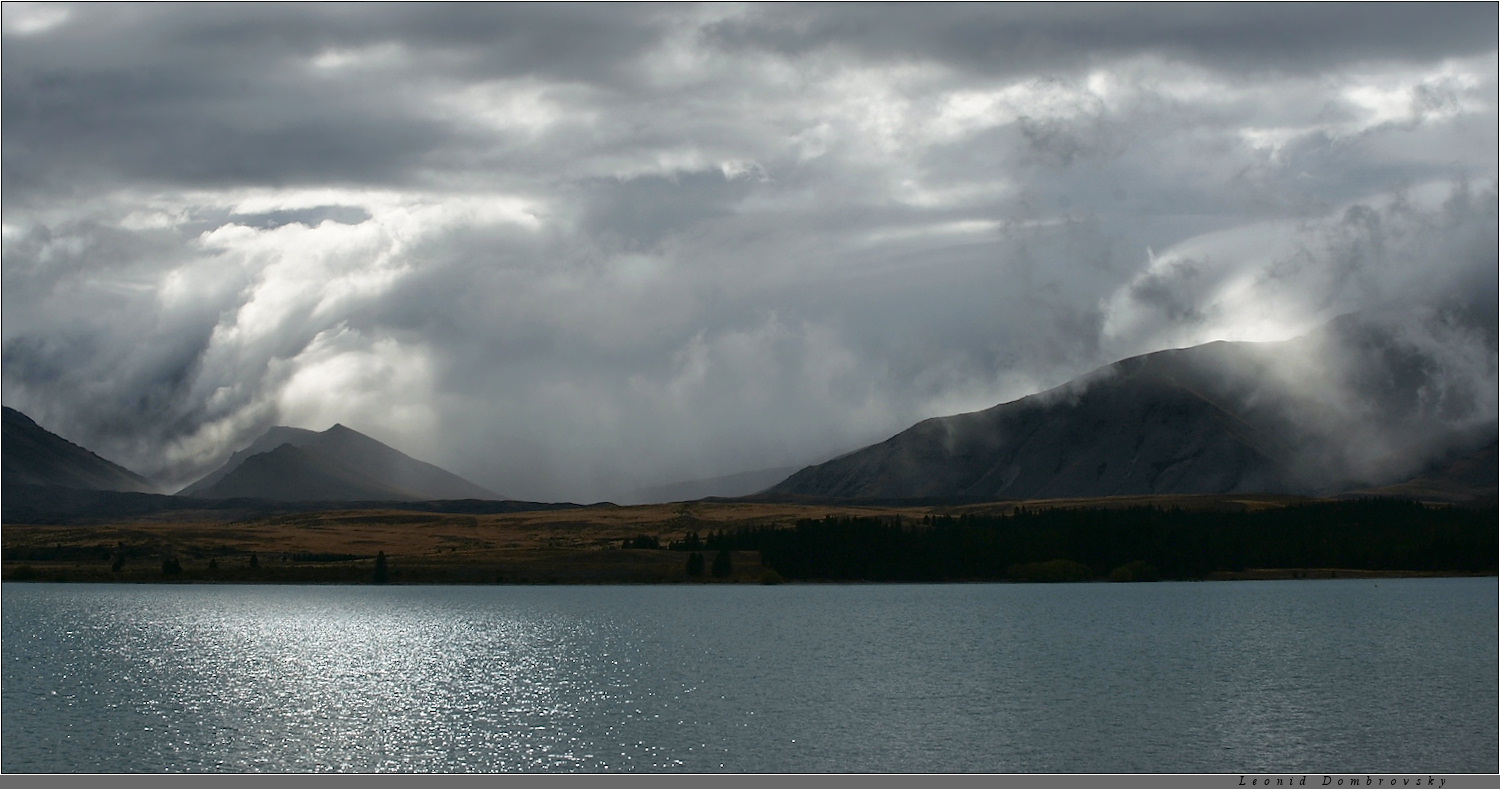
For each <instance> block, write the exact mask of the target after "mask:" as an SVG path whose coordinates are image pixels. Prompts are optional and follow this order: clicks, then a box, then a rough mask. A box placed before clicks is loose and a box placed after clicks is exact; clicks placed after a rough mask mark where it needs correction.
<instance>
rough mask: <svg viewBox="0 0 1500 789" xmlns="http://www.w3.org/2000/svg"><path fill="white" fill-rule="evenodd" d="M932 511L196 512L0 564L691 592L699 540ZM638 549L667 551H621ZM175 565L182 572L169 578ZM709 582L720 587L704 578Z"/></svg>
mask: <svg viewBox="0 0 1500 789" xmlns="http://www.w3.org/2000/svg"><path fill="white" fill-rule="evenodd" d="M932 509H933V508H899V507H862V506H836V505H834V506H821V505H800V504H770V503H740V502H694V503H687V504H656V505H643V506H634V507H619V506H613V505H599V506H594V507H585V508H574V509H566V510H549V511H537V512H518V513H502V514H481V515H470V514H449V513H432V512H418V511H406V510H400V509H388V510H368V509H351V510H326V511H320V512H299V513H293V514H286V515H277V516H272V517H259V518H248V519H235V518H234V517H233V516H232V515H226V514H225V513H222V512H214V511H192V512H176V513H171V514H169V515H160V516H153V517H148V518H139V519H132V520H123V521H119V522H109V521H104V522H98V523H90V524H82V525H34V524H24V523H8V524H6V525H5V527H4V532H3V545H4V547H3V554H0V559H3V563H4V577H5V578H6V579H7V580H46V581H104V582H109V581H124V582H160V581H196V582H216V581H217V582H241V583H257V582H259V583H299V582H313V583H316V582H328V583H367V582H369V581H370V580H371V579H372V577H373V574H374V570H375V562H376V557H377V555H378V554H380V553H382V552H383V553H384V554H385V555H386V557H387V563H388V577H389V580H390V581H391V582H393V583H664V582H673V581H686V580H689V577H688V575H687V573H686V571H685V568H686V560H687V558H688V554H687V553H684V552H680V551H670V550H665V549H666V548H667V546H668V545H669V544H670V543H672V542H674V541H679V540H682V539H683V538H684V537H685V536H686V535H687V534H688V533H690V532H696V533H699V534H702V535H706V534H707V533H709V532H711V531H714V530H727V529H735V528H739V527H741V526H768V525H787V526H790V525H792V524H794V523H796V521H797V520H799V519H802V518H822V517H825V516H827V515H836V516H865V517H868V516H877V517H879V516H894V515H896V514H901V515H903V516H904V517H918V518H920V517H921V516H922V515H924V514H926V513H928V512H930V511H931V510H932ZM641 537H647V538H651V539H654V540H655V541H656V542H657V544H658V545H660V546H661V547H660V548H659V549H648V548H641V549H637V548H630V549H627V548H624V547H623V546H624V545H625V543H626V541H632V540H636V539H638V538H641ZM252 556H253V557H254V564H255V566H254V567H252V566H251V557H252ZM707 558H709V559H712V557H711V556H709V557H707ZM171 560H176V562H177V565H178V566H180V568H181V569H180V571H173V570H171V569H168V570H166V571H165V572H164V564H163V563H164V562H168V561H171ZM732 560H733V571H732V573H731V574H730V575H729V576H728V577H727V578H725V579H722V580H730V581H757V580H760V578H761V576H762V574H763V570H764V568H762V567H761V566H760V559H759V555H758V554H757V553H756V552H753V551H739V552H734V555H733V556H732ZM116 565H118V567H117V566H116ZM701 580H721V579H714V578H712V576H710V575H709V574H707V573H705V574H704V576H703V578H702V579H701Z"/></svg>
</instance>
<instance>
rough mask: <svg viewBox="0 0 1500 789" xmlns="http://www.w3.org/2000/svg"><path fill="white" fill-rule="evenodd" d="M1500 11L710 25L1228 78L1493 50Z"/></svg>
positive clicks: (888, 15) (1212, 9) (853, 44)
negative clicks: (1175, 64)
mask: <svg viewBox="0 0 1500 789" xmlns="http://www.w3.org/2000/svg"><path fill="white" fill-rule="evenodd" d="M1496 22H1497V14H1496V10H1495V9H1494V8H1493V7H1490V6H1486V5H1484V4H1477V3H1442V4H1426V3H1381V4H1365V5H1360V6H1358V7H1352V6H1350V5H1348V4H1344V3H1322V4H1317V3H1314V4H1307V3H1299V4H1296V5H1286V6H1282V7H1278V8H1275V9H1269V8H1264V7H1259V8H1258V7H1255V6H1254V5H1244V4H1232V3H1210V4H1187V3H1184V4H1179V5H1177V6H1174V7H1173V8H1171V9H1170V10H1168V9H1163V8H1156V7H1152V6H1150V5H1143V4H1131V3H1117V4H1098V3H1063V4H1052V5H1045V6H1038V5H1023V4H1000V5H993V4H958V5H952V6H948V7H946V8H944V9H942V11H941V12H937V11H936V10H935V9H934V8H932V7H931V6H930V4H889V5H887V4H878V5H857V6H846V5H798V6H793V7H762V8H760V9H758V10H757V12H755V13H752V14H749V15H747V16H746V17H743V18H736V19H732V20H726V21H724V22H721V23H718V24H715V25H711V26H709V27H708V28H707V33H708V34H709V35H710V36H712V37H714V39H716V40H718V41H720V42H723V43H724V44H725V45H727V46H735V47H753V48H764V49H768V50H771V51H774V52H778V53H781V54H785V55H793V56H798V55H807V54H810V53H813V52H816V51H819V50H835V51H842V52H845V53H847V54H857V55H860V56H863V57H866V58H871V59H876V60H885V59H890V58H920V59H930V60H937V61H942V62H949V63H953V64H955V65H958V66H961V67H964V68H966V69H971V70H974V71H982V72H986V73H1000V74H1006V73H1012V74H1013V73H1027V72H1037V71H1042V72H1046V71H1068V70H1073V69H1078V68H1085V67H1088V66H1089V65H1092V64H1095V63H1100V62H1107V61H1108V60H1110V59H1112V58H1116V57H1120V56H1123V55H1134V54H1138V53H1143V52H1149V53H1157V54H1161V55H1164V56H1167V57H1173V58H1182V59H1186V60H1191V61H1195V62H1199V63H1203V64H1205V65H1209V66H1211V67H1214V68H1219V69H1224V70H1233V71H1240V70H1251V71H1291V72H1300V71H1308V70H1317V69H1322V68H1326V67H1328V66H1329V65H1331V64H1335V63H1341V62H1348V61H1351V60H1354V61H1357V60H1366V59H1369V60H1386V59H1401V60H1431V59H1435V58H1442V57H1451V56H1455V55H1469V54H1476V53H1482V52H1487V51H1489V50H1491V49H1493V48H1494V45H1495V41H1494V35H1493V33H1494V28H1495V25H1496Z"/></svg>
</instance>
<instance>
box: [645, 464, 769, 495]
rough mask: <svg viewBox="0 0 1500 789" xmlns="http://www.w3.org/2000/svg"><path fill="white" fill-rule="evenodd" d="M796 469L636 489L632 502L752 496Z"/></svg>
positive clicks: (766, 471)
mask: <svg viewBox="0 0 1500 789" xmlns="http://www.w3.org/2000/svg"><path fill="white" fill-rule="evenodd" d="M796 470H797V467H796V466H788V467H782V468H770V469H761V470H759V471H742V472H740V473H738V474H727V475H725V476H722V477H711V478H709V479H695V480H689V481H687V482H674V483H672V484H669V485H657V486H655V487H650V488H641V489H640V490H637V491H635V493H633V494H632V495H631V497H630V501H631V503H637V504H658V503H661V502H667V501H697V500H698V499H706V498H709V497H719V498H726V499H727V498H735V497H737V496H749V495H752V494H755V493H759V492H761V491H763V490H765V489H766V488H769V487H771V486H772V485H775V484H776V483H778V482H780V481H782V480H784V479H786V478H787V475H788V474H791V473H792V472H794V471H796Z"/></svg>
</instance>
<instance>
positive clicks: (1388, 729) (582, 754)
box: [0, 578, 1500, 774]
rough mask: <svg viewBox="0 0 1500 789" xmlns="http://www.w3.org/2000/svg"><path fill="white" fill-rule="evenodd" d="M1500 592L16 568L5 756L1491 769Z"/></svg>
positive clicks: (461, 768)
mask: <svg viewBox="0 0 1500 789" xmlns="http://www.w3.org/2000/svg"><path fill="white" fill-rule="evenodd" d="M1496 600H1497V582H1496V579H1494V578H1478V579H1476V578H1433V579H1402V580H1393V579H1380V580H1325V581H1259V582H1221V583H1155V584H1098V583H1096V584H1057V585H1049V584H951V585H812V584H809V585H783V586H740V585H672V586H609V587H602V586H593V587H582V586H572V587H570V586H493V587H454V586H450V587H434V586H406V587H390V586H387V587H373V586H371V587H352V586H228V585H224V586H187V585H183V586H171V585H160V586H147V585H140V586H135V585H84V584H76V585H68V584H17V583H7V584H5V585H4V589H3V599H0V613H3V636H0V638H3V640H0V652H3V659H4V663H3V698H0V717H3V720H0V769H3V771H4V772H200V771H224V772H262V771H272V772H322V771H344V772H374V771H399V772H427V771H435V772H489V771H526V772H552V771H565V772H614V771H621V772H625V771H630V772H864V771H877V772H976V771H978V772H1023V773H1027V772H1122V773H1133V772H1214V773H1218V772H1227V773H1274V774H1286V773H1303V772H1307V773H1311V772H1324V773H1326V772H1359V773H1364V772H1369V771H1376V772H1399V773H1412V772H1421V773H1423V774H1426V773H1437V772H1443V773H1452V772H1490V773H1493V772H1495V771H1496V770H1497V766H1500V765H1497V752H1500V741H1497V729H1500V726H1497V709H1500V691H1497V677H1500V665H1497V659H1496V644H1497V632H1496V627H1497V610H1496Z"/></svg>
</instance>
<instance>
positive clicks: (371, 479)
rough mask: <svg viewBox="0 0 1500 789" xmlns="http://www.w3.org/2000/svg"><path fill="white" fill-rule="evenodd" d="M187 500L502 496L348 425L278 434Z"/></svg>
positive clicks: (194, 488) (196, 486)
mask: <svg viewBox="0 0 1500 789" xmlns="http://www.w3.org/2000/svg"><path fill="white" fill-rule="evenodd" d="M281 439H286V440H282V441H281V443H279V444H275V442H276V441H278V440H281ZM272 444H275V445H274V446H271V445H272ZM255 450H259V451H255ZM180 495H185V496H195V497H200V498H209V499H225V498H260V499H269V500H273V501H315V500H316V501H429V500H431V501H436V500H447V499H500V498H503V497H502V496H500V495H498V494H496V493H495V492H493V491H490V490H487V489H485V488H483V487H480V486H478V485H475V484H474V483H472V482H469V481H468V480H465V479H463V478H462V477H459V476H457V475H455V474H452V473H450V472H447V471H444V470H443V469H440V468H438V467H437V466H434V465H432V464H430V463H423V462H422V461H420V460H414V459H413V458H410V457H408V456H406V455H405V454H402V453H401V452H398V451H397V450H395V449H392V448H391V447H388V446H386V445H385V444H382V443H380V442H379V441H376V440H375V439H373V438H370V437H369V436H366V435H364V434H362V433H359V432H357V431H354V430H351V429H349V428H347V427H344V426H343V425H334V426H333V427H331V428H329V429H328V430H325V431H323V432H322V433H313V432H311V431H307V430H298V429H295V428H285V427H276V428H272V429H271V430H270V431H268V432H267V433H266V434H265V435H264V436H262V437H261V438H260V439H257V440H256V442H255V443H253V444H251V445H250V447H248V448H247V449H245V450H242V451H240V452H237V453H235V454H234V455H233V456H232V457H231V458H230V460H229V462H228V463H226V464H225V465H224V466H223V467H221V468H220V469H218V470H217V471H214V472H213V473H211V474H209V475H208V476H206V477H204V478H203V479H201V480H199V481H198V482H195V483H193V484H192V485H189V486H188V487H187V488H184V489H183V490H182V492H181V494H180Z"/></svg>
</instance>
